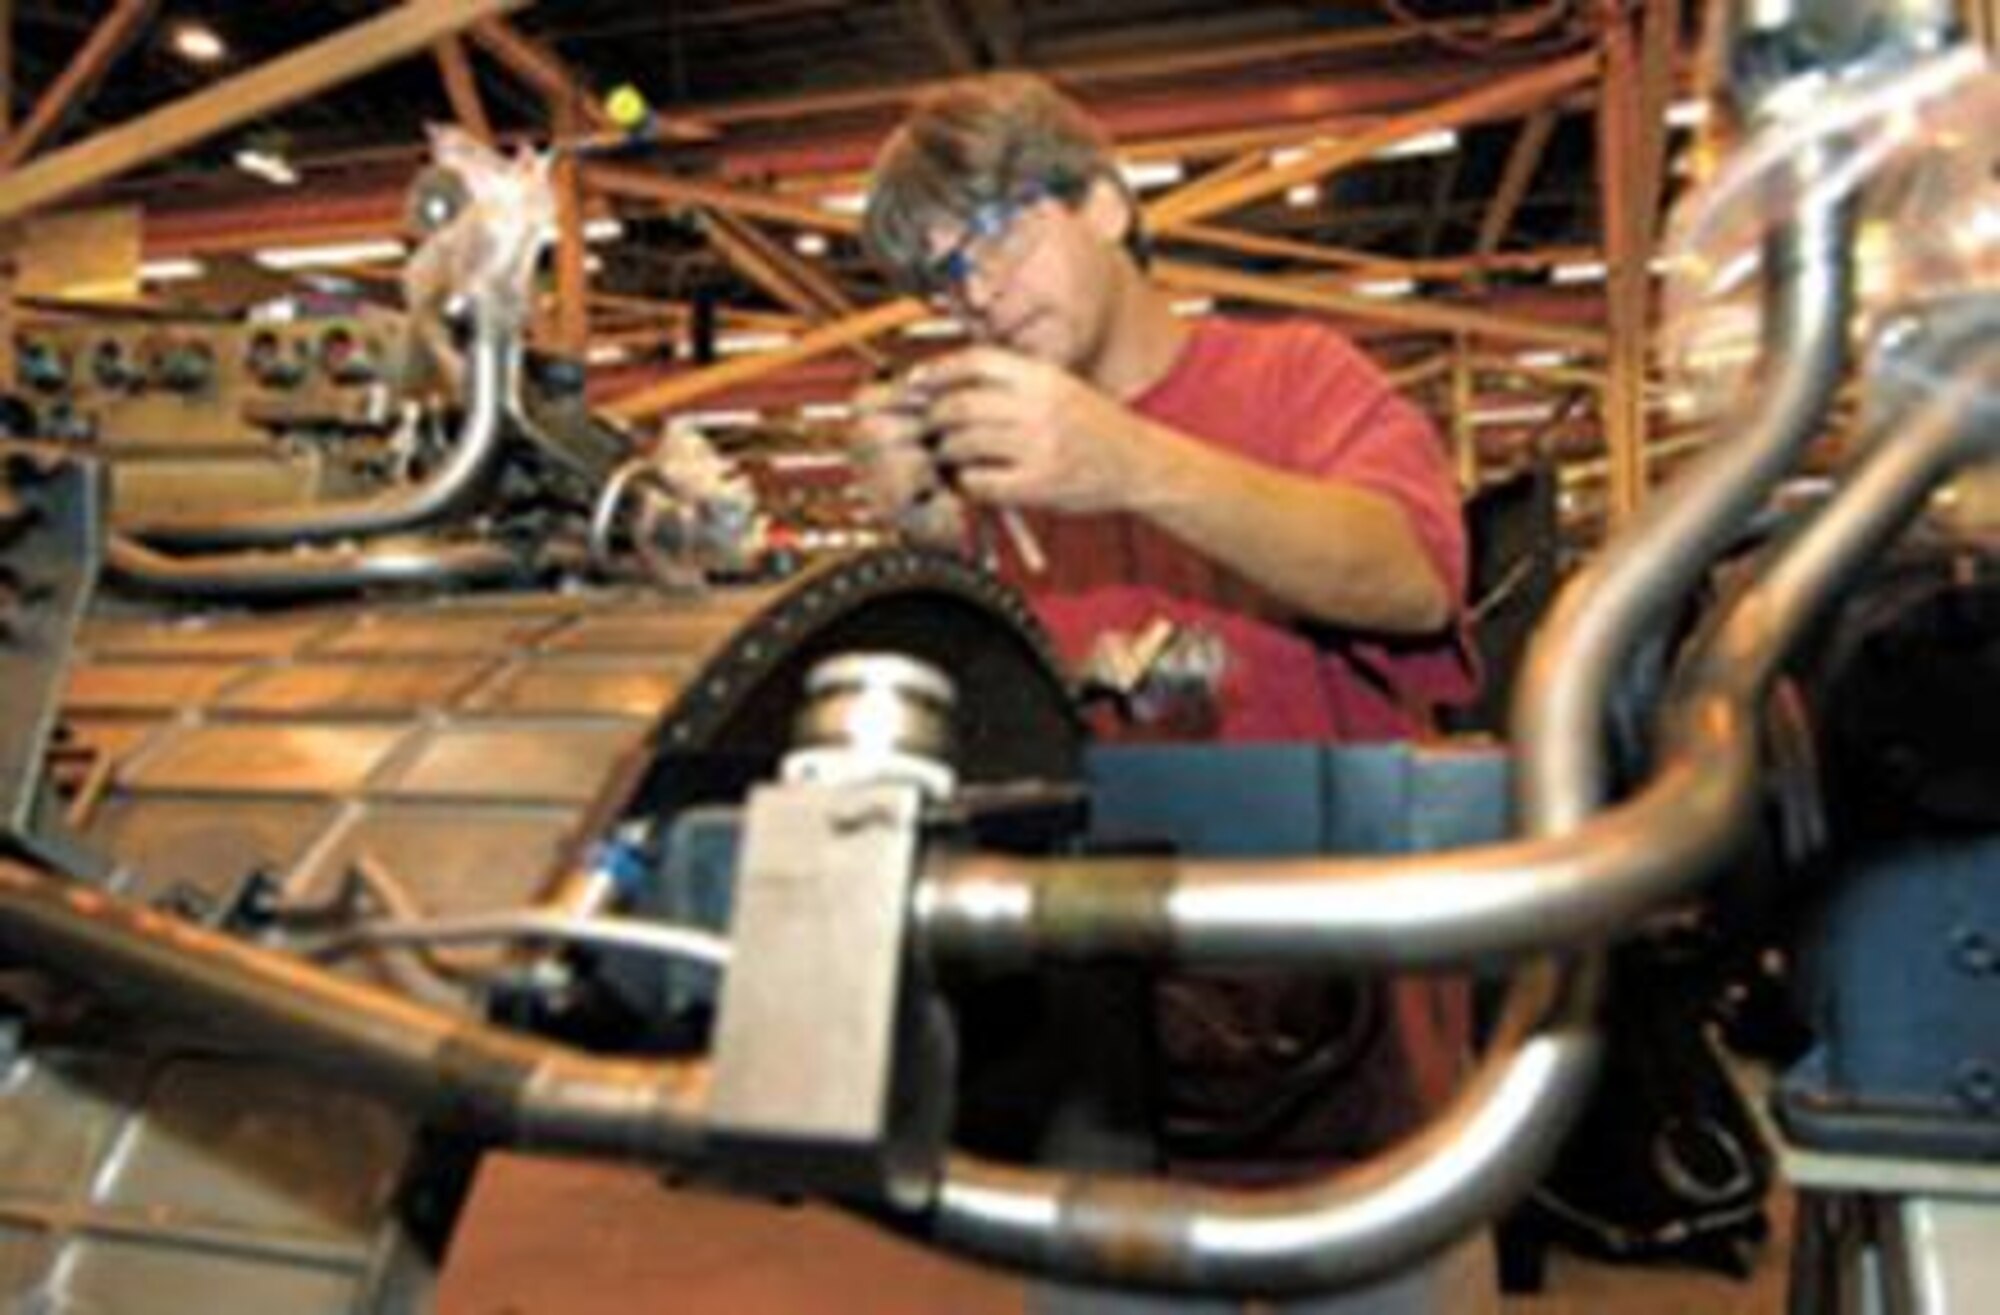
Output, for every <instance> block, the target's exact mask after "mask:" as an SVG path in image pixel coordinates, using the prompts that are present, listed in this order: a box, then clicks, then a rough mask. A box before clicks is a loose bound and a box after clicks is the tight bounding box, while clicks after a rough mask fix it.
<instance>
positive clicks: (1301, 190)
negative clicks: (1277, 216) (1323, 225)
mask: <svg viewBox="0 0 2000 1315" xmlns="http://www.w3.org/2000/svg"><path fill="white" fill-rule="evenodd" d="M1285 204H1286V205H1288V206H1290V207H1292V209H1294V210H1306V209H1310V208H1311V207H1313V206H1316V205H1318V204H1319V184H1318V183H1300V184H1298V185H1297V186H1296V187H1287V188H1286V189H1285Z"/></svg>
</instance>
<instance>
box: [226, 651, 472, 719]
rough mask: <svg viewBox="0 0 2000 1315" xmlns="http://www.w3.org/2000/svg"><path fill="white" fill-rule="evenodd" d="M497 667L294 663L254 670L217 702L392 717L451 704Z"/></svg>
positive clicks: (234, 708) (456, 661)
mask: <svg viewBox="0 0 2000 1315" xmlns="http://www.w3.org/2000/svg"><path fill="white" fill-rule="evenodd" d="M494 666H495V663H493V662H492V661H490V660H487V659H483V658H477V657H468V658H430V659H426V660H423V661H387V662H322V661H311V662H297V663H288V664H286V665H283V666H275V667H270V668H268V669H266V670H263V671H258V672H255V673H253V674H250V675H249V676H248V677H247V678H246V680H245V682H244V683H242V684H240V685H238V686H236V687H235V688H232V689H231V690H230V691H229V693H228V694H227V695H226V696H225V697H223V698H222V699H220V700H218V701H217V705H218V706H219V707H221V708H223V709H226V710H228V711H230V712H237V713H257V714H260V715H268V716H312V715H314V714H318V713H325V714H336V713H337V714H348V715H383V716H390V715H395V714H399V713H409V712H415V711H419V710H424V709H431V708H443V707H449V706H450V705H451V703H452V702H453V701H454V700H455V699H456V698H457V697H458V696H459V695H460V694H462V693H464V692H465V691H466V690H468V689H470V688H471V687H473V686H474V685H476V684H477V683H478V682H479V681H480V680H481V678H483V677H484V676H485V675H486V674H487V673H488V672H490V671H491V670H492V669H493V667H494Z"/></svg>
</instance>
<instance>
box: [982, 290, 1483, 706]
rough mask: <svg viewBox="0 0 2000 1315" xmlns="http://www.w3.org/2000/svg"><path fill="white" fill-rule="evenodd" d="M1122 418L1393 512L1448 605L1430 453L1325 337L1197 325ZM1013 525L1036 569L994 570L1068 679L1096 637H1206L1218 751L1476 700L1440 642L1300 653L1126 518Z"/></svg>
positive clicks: (1452, 648) (1351, 642)
mask: <svg viewBox="0 0 2000 1315" xmlns="http://www.w3.org/2000/svg"><path fill="white" fill-rule="evenodd" d="M1131 406H1132V409H1133V410H1135V411H1137V412H1138V413H1139V414H1141V415H1143V416H1145V417H1147V418H1148V419H1150V420H1153V421H1156V422H1158V423H1160V424H1163V425H1166V426H1168V427H1170V428H1172V429H1174V430H1177V431H1179V432H1181V433H1183V434H1186V435H1187V436H1189V437H1190V438H1195V439H1198V440H1200V441H1202V442H1206V443H1212V444H1214V445H1215V446H1217V447H1220V448H1225V449H1227V450H1229V451H1231V452H1235V453H1238V454H1241V455H1242V456H1245V457H1248V458H1250V459H1251V460H1254V461H1259V462H1262V463H1264V464H1266V465H1270V466H1275V467H1277V468H1278V469H1280V470H1285V471H1290V472H1294V473H1297V474H1300V475H1306V476H1309V477H1311V478H1313V479H1318V480H1325V481H1327V482H1329V483H1346V484H1353V485H1358V486H1360V487H1362V488H1366V489H1370V490H1373V491H1375V492H1377V493H1381V494H1385V495H1387V496H1388V497H1390V498H1392V499H1394V500H1395V502H1396V503H1397V505H1399V506H1401V507H1402V508H1403V510H1404V512H1405V513H1406V514H1407V515H1408V516H1409V518H1410V525H1411V527H1412V528H1413V529H1414V530H1415V532H1416V536H1417V539H1418V541H1419V542H1421V543H1422V545H1423V548H1424V551H1425V553H1426V554H1428V556H1429V558H1430V561H1431V563H1432V565H1433V566H1434V567H1435V568H1436V570H1437V571H1438V573H1439V574H1440V575H1441V576H1442V577H1443V579H1444V580H1445V582H1446V584H1447V585H1448V586H1449V588H1450V590H1451V595H1452V597H1453V598H1454V599H1462V598H1463V596H1464V591H1465V571H1466V564H1465V531H1464V525H1463V521H1462V518H1461V516H1460V513H1459V500H1458V492H1457V487H1456V484H1455V481H1454V479H1453V475H1452V471H1451V467H1450V465H1449V463H1448V461H1447V459H1446V455H1445V452H1444V449H1443V445H1442V444H1441V443H1440V442H1439V440H1438V437H1437V434H1436V431H1435V430H1434V429H1433V428H1432V426H1431V424H1430V422H1429V420H1427V419H1426V418H1425V417H1424V415H1423V413H1422V412H1420V411H1418V410H1417V409H1416V408H1415V407H1414V406H1412V405H1410V403H1408V402H1406V401H1405V400H1403V399H1402V398H1401V397H1400V396H1398V395H1397V394H1396V392H1395V390H1394V389H1392V388H1391V387H1390V386H1389V382H1388V380H1387V379H1386V378H1384V376H1383V374H1382V372H1381V371H1380V370H1379V369H1377V368H1376V367H1375V365H1374V364H1373V363H1372V362H1370V361H1369V360H1368V359H1367V358H1366V357H1365V356H1363V355H1362V354H1361V352H1360V351H1359V350H1357V349H1356V348H1355V346H1354V345H1353V344H1352V343H1350V342H1349V341H1348V340H1347V339H1346V338H1345V337H1343V336H1341V335H1340V334H1339V333H1336V332H1335V331H1333V330H1332V329H1330V328H1327V327H1326V326H1324V325H1321V324H1316V323H1313V322H1311V321H1308V320H1290V321H1283V322H1255V321H1234V320H1225V319H1204V320H1202V321H1200V322H1198V323H1197V324H1196V325H1195V326H1194V327H1193V330H1192V332H1191V334H1190V335H1189V338H1188V341H1187V342H1186V343H1185V344H1184V345H1183V347H1182V350H1181V353H1180V356H1179V358H1178V359H1177V360H1176V361H1175V362H1174V365H1173V368H1172V369H1171V370H1170V371H1168V373H1167V374H1166V376H1165V377H1164V378H1162V379H1160V380H1159V381H1158V382H1157V383H1156V384H1154V385H1153V386H1152V387H1151V388H1150V389H1148V390H1147V391H1146V392H1145V393H1144V394H1143V395H1142V396H1140V397H1138V398H1137V399H1135V400H1134V401H1133V402H1132V403H1131ZM1029 520H1030V524H1031V525H1032V526H1033V528H1034V531H1035V533H1036V535H1037V537H1038V538H1039V539H1040V540H1041V543H1042V546H1043V549H1044V552H1045V555H1046V556H1047V558H1048V563H1049V566H1048V570H1047V571H1046V572H1045V573H1044V574H1042V575H1039V576H1037V575H1028V574H1026V573H1025V572H1023V571H1022V570H1021V569H1020V567H1019V563H1018V562H1017V561H1015V560H1014V559H1013V555H1012V554H1011V553H1008V554H1006V556H1005V558H1004V563H1005V564H1004V567H1003V569H1004V570H1005V572H1006V574H1008V576H1009V577H1010V578H1011V579H1012V580H1013V581H1014V582H1015V583H1016V584H1017V585H1019V586H1020V587H1021V588H1022V589H1024V590H1025V591H1026V592H1027V593H1028V595H1029V598H1030V599H1031V601H1032V602H1033V604H1034V606H1035V610H1036V612H1037V613H1038V614H1039V615H1040V616H1041V619H1042V621H1043V623H1044V624H1045V625H1046V626H1047V627H1048V628H1049V630H1050V632H1051V634H1052V635H1053V636H1054V638H1055V641H1056V644H1057V647H1058V648H1059V649H1060V650H1061V652H1062V654H1063V657H1064V658H1065V659H1066V660H1067V661H1068V662H1069V663H1071V664H1072V666H1077V665H1080V664H1081V663H1082V662H1083V661H1084V659H1085V658H1086V657H1087V656H1088V654H1089V652H1090V650H1091V647H1092V645H1093V644H1094V643H1095V641H1096V640H1097V637H1098V636H1099V635H1100V634H1102V633H1104V632H1105V631H1128V632H1133V633H1136V632H1138V631H1140V630H1142V629H1143V628H1144V627H1145V626H1146V625H1147V624H1148V623H1149V622H1150V621H1152V620H1153V619H1154V618H1156V617H1160V616H1165V617H1167V618H1170V619H1171V620H1173V621H1175V622H1176V623H1178V624H1181V625H1184V626H1198V627H1203V628H1206V629H1207V630H1209V631H1210V632H1212V633H1214V634H1215V635H1216V636H1218V637H1219V638H1220V639H1221V640H1222V641H1223V643H1224V645H1225V646H1226V650H1227V660H1226V665H1225V669H1224V676H1223V679H1222V683H1221V688H1220V691H1219V703H1220V707H1219V710H1218V711H1219V714H1220V716H1219V725H1218V726H1217V727H1216V730H1215V734H1216V737H1217V738H1219V739H1224V740H1318V741H1328V740H1336V741H1357V740H1384V739H1402V738H1407V737H1408V736H1410V735H1412V734H1415V733H1417V732H1418V731H1420V730H1422V729H1423V728H1424V726H1425V724H1426V723H1427V721H1428V717H1429V714H1430V712H1431V711H1432V710H1434V709H1436V708H1437V707H1440V706H1446V705H1450V704H1455V703H1459V702H1463V701H1465V700H1466V699H1469V698H1470V697H1471V696H1472V694H1473V693H1474V692H1475V688H1476V685H1477V678H1476V675H1475V673H1474V668H1473V665H1472V662H1471V660H1470V657H1469V654H1468V652H1467V650H1466V648H1465V646H1464V645H1463V644H1462V643H1461V642H1460V641H1459V638H1458V636H1457V635H1455V634H1453V635H1446V636H1441V637H1439V638H1438V639H1435V640H1431V641H1426V642H1419V643H1414V644H1411V643H1394V644H1391V643H1389V642H1385V641H1379V640H1375V639H1370V638H1368V637H1364V636H1359V635H1335V636H1332V637H1329V636H1328V635H1326V634H1324V633H1322V634H1321V635H1320V636H1319V637H1318V638H1319V642H1317V643H1315V642H1314V641H1313V640H1312V639H1309V638H1307V637H1306V635H1305V633H1304V632H1303V631H1302V630H1301V629H1299V628H1298V627H1297V626H1296V625H1295V624H1294V622H1293V619H1292V617H1291V616H1290V615H1288V614H1287V611H1286V609H1285V608H1283V607H1282V606H1281V605H1280V604H1278V603H1277V602H1276V601H1275V600H1274V599H1272V598H1270V597H1269V596H1268V595H1266V594H1265V593H1264V592H1263V591H1262V590H1260V589H1258V588H1257V587H1256V586H1254V585H1252V584H1251V583H1250V582H1248V581H1247V580H1245V579H1243V578H1242V577H1241V576H1239V575H1236V574H1235V573H1234V572H1232V571H1230V570H1228V569H1226V568H1224V567H1222V566H1219V565H1217V564H1216V563H1214V562H1212V561H1210V560H1209V559H1208V558H1206V557H1203V556H1201V555H1200V554H1199V553H1197V552H1195V551H1194V550H1193V549H1191V548H1189V547H1187V546H1185V545H1184V544H1182V543H1181V542H1180V541H1179V540H1177V539H1174V538H1173V537H1171V536H1170V535H1168V534H1166V533H1165V532H1164V531H1162V530H1160V529H1158V528H1156V527H1155V526H1153V525H1151V524H1149V523H1147V522H1144V521H1142V520H1140V519H1138V518H1136V517H1132V516H1059V515H1053V514H1045V515H1035V516H1031V517H1030V518H1029ZM1002 537H1003V538H1004V536H1002Z"/></svg>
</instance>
